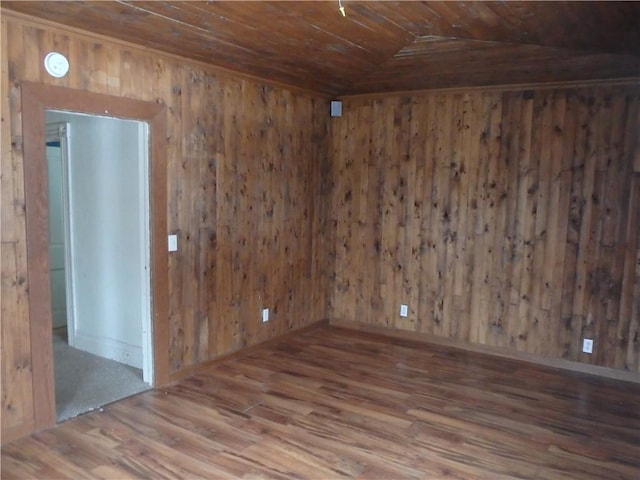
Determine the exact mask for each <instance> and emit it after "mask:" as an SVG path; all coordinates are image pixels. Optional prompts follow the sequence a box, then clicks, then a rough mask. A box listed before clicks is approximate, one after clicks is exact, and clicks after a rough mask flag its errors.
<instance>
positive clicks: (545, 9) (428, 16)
mask: <svg viewBox="0 0 640 480" xmlns="http://www.w3.org/2000/svg"><path fill="white" fill-rule="evenodd" d="M344 5H345V8H346V11H347V16H346V17H342V16H341V15H340V13H339V11H338V8H337V7H338V3H337V1H319V2H305V1H290V2H289V1H287V2H283V1H280V2H268V1H263V2H233V1H220V2H198V1H194V2H187V1H180V2H175V1H174V2H164V1H163V2H161V1H158V2H153V1H146V2H125V1H104V2H89V1H69V2H31V1H27V2H22V1H3V2H2V7H3V8H7V9H10V10H13V11H17V12H22V13H25V14H28V15H32V16H35V17H39V18H42V19H46V20H50V21H53V22H56V23H59V24H62V25H66V26H70V27H74V28H79V29H83V30H89V31H91V32H95V33H97V34H101V35H106V36H109V37H112V38H115V39H119V40H123V41H127V42H132V43H135V44H139V45H143V46H146V47H149V48H153V49H157V50H161V51H164V52H167V53H171V54H175V55H180V56H182V57H186V58H191V59H194V60H197V61H202V62H206V63H208V64H212V65H217V66H220V67H224V68H227V69H231V70H235V71H238V72H240V73H245V74H249V75H253V76H257V77H260V78H264V79H268V80H271V81H274V82H277V83H281V84H286V85H293V86H296V87H299V88H303V89H307V90H312V91H317V92H321V93H326V94H331V95H341V94H349V93H351V94H353V93H380V92H389V91H400V90H419V89H425V88H436V87H437V88H439V87H466V86H477V85H499V84H509V83H532V82H555V81H567V80H591V79H600V78H624V77H635V76H639V75H640V60H639V59H640V2H513V1H503V2H414V1H408V2H356V1H353V2H352V1H349V0H345V1H344Z"/></svg>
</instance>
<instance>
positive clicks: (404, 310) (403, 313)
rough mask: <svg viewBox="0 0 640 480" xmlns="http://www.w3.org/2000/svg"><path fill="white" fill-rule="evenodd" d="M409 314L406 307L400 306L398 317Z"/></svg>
mask: <svg viewBox="0 0 640 480" xmlns="http://www.w3.org/2000/svg"><path fill="white" fill-rule="evenodd" d="M408 314H409V307H407V306H406V305H405V304H404V303H403V304H402V305H400V316H401V317H406V316H407V315H408Z"/></svg>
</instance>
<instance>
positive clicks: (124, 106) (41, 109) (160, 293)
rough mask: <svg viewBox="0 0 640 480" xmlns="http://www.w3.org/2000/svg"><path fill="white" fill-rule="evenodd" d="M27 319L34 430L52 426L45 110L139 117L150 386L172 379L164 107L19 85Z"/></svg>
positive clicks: (70, 90) (60, 89)
mask: <svg viewBox="0 0 640 480" xmlns="http://www.w3.org/2000/svg"><path fill="white" fill-rule="evenodd" d="M21 102H22V121H23V141H24V143H23V153H24V172H25V204H26V225H27V270H28V278H29V322H30V327H31V328H30V331H31V337H30V338H31V364H32V372H33V379H34V381H33V393H34V403H33V405H34V421H35V422H34V423H35V428H36V429H40V428H45V427H48V426H51V425H53V424H54V423H55V420H56V414H55V388H54V372H53V353H52V327H53V324H52V312H51V286H50V271H49V265H50V254H49V248H48V238H49V224H48V223H49V211H48V210H49V207H48V202H47V173H46V172H47V168H46V152H45V150H46V147H45V145H46V140H45V136H46V135H45V111H46V110H61V111H66V112H79V113H84V114H91V115H99V116H107V117H114V118H122V119H129V120H139V121H142V122H146V123H147V124H148V125H149V143H148V144H149V148H150V150H149V169H148V171H149V198H150V209H149V225H150V232H151V234H150V239H149V240H150V263H149V265H150V279H151V280H150V293H151V302H150V304H151V319H152V322H151V325H152V332H150V334H151V336H152V344H153V359H152V364H153V385H154V386H155V387H158V386H161V385H163V384H166V383H167V382H168V381H169V339H168V257H167V237H166V235H167V228H166V207H167V205H166V201H167V200H166V199H167V197H166V151H165V150H166V149H165V147H164V142H166V133H165V132H166V119H165V108H164V106H163V105H161V104H158V103H153V102H144V101H139V100H132V99H128V98H121V97H113V96H109V95H102V94H95V93H91V92H86V91H78V90H73V89H68V88H63V87H52V86H47V85H41V84H33V83H28V82H25V83H23V84H22V85H21Z"/></svg>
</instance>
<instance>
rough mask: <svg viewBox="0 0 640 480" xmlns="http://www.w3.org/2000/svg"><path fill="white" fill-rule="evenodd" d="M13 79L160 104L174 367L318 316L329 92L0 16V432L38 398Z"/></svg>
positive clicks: (26, 419)
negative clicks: (61, 65)
mask: <svg viewBox="0 0 640 480" xmlns="http://www.w3.org/2000/svg"><path fill="white" fill-rule="evenodd" d="M51 50H57V51H60V52H63V53H65V54H66V55H67V56H68V58H69V61H70V64H71V70H70V72H69V75H68V76H66V77H64V78H62V79H59V80H57V79H53V78H52V77H49V76H48V75H47V74H46V73H45V72H44V71H43V69H42V67H41V65H42V59H43V57H44V55H45V54H46V53H47V52H49V51H51ZM21 81H31V82H41V83H45V84H52V85H58V86H66V87H70V88H74V89H80V90H88V91H92V92H97V93H105V94H110V95H117V96H124V97H130V98H135V99H139V100H145V101H152V102H162V103H164V104H165V105H166V107H167V116H168V118H167V125H168V127H167V128H168V132H167V135H168V139H167V145H168V147H167V148H168V152H167V153H168V167H167V168H168V171H167V176H168V186H167V188H168V205H167V211H168V229H169V232H175V233H178V235H179V246H180V249H179V252H177V253H175V254H170V257H169V279H168V280H169V291H170V298H169V304H170V315H169V318H168V319H167V321H168V322H169V329H170V335H171V345H170V352H169V354H170V363H171V372H172V373H177V372H180V371H183V370H184V369H187V368H189V367H192V366H195V365H198V364H200V363H202V362H204V361H207V360H209V359H213V358H216V357H218V356H221V355H224V354H228V353H231V352H234V351H236V350H238V349H240V348H242V347H246V346H249V345H253V344H256V343H258V342H261V341H264V340H267V339H269V338H272V337H275V336H278V335H281V334H283V333H286V332H288V331H291V330H294V329H297V328H300V327H303V326H305V325H308V324H310V323H313V322H316V321H318V320H321V319H323V318H325V317H326V313H327V312H326V308H325V304H326V297H327V295H324V294H323V291H324V290H323V289H324V288H325V286H326V285H327V284H326V283H323V281H322V279H323V278H325V277H326V276H325V275H324V274H323V272H322V269H323V268H326V266H327V265H328V263H327V262H326V261H324V260H323V259H322V258H321V256H320V255H319V252H323V251H325V250H326V248H325V247H324V246H322V245H321V241H322V236H321V232H322V231H323V230H324V229H325V225H324V224H323V218H322V216H321V215H320V214H321V209H322V207H323V205H322V203H320V202H318V201H317V199H318V198H319V196H321V195H323V191H324V190H325V189H326V188H328V183H327V182H326V178H324V177H322V175H323V173H322V172H324V173H325V174H328V173H329V170H328V168H327V165H328V163H327V155H328V147H327V145H328V130H327V128H328V124H327V110H328V102H327V100H326V99H324V98H321V97H318V96H314V95H310V94H305V93H301V92H296V91H293V90H288V89H285V88H280V87H278V86H274V85H271V84H267V83H261V82H258V81H255V80H252V79H248V78H244V77H239V76H232V75H229V74H227V73H225V72H221V71H219V70H214V69H211V68H207V67H205V66H202V65H200V64H197V63H194V62H189V61H186V60H182V59H179V58H177V57H170V56H163V55H158V54H157V53H154V52H150V51H145V50H142V49H138V48H135V47H132V46H128V45H125V44H121V43H115V42H111V41H109V40H105V39H101V38H97V37H96V38H90V37H87V36H83V35H81V34H79V33H76V32H70V31H65V30H58V29H56V28H53V27H50V26H46V25H45V24H43V23H39V22H36V21H35V20H31V19H27V18H23V17H18V16H15V15H13V14H8V13H6V12H3V19H2V163H1V168H2V177H1V178H2V184H1V188H2V204H1V207H2V233H1V241H2V245H1V246H2V259H1V261H2V294H1V297H0V301H1V307H2V404H1V406H2V409H1V412H0V415H1V416H2V432H3V438H7V436H9V437H10V436H12V435H16V434H19V433H26V432H28V431H29V424H30V422H32V419H33V414H34V401H37V399H34V398H33V391H32V376H31V355H32V353H33V352H31V351H30V337H29V335H30V331H29V310H28V295H29V281H28V278H27V268H26V233H25V199H24V175H23V157H22V142H21V135H22V123H21V106H20V82H21ZM323 166H324V167H323ZM263 307H268V308H270V309H271V321H270V322H269V323H268V324H264V325H263V324H262V323H261V322H260V319H261V310H262V308H263Z"/></svg>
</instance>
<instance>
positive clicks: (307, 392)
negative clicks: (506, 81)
mask: <svg viewBox="0 0 640 480" xmlns="http://www.w3.org/2000/svg"><path fill="white" fill-rule="evenodd" d="M638 393H639V386H638V385H637V384H633V383H627V382H615V381H611V380H608V379H603V378H593V377H589V376H585V375H581V374H576V373H569V372H563V371H559V370H556V369H550V368H546V367H540V366H535V365H531V364H526V363H523V362H518V361H513V360H505V359H497V358H495V357H491V356H486V355H483V354H478V353H470V352H465V351H463V350H456V349H450V348H447V347H442V346H435V345H424V344H420V343H415V342H410V341H406V340H398V339H390V338H388V337H382V336H377V335H370V334H363V333H359V332H353V331H348V330H340V329H335V328H320V329H316V330H314V331H311V332H305V334H303V335H299V334H295V335H292V336H290V337H289V338H288V339H287V340H286V341H284V342H280V343H277V344H275V345H269V346H268V347H262V346H261V347H258V348H256V349H254V350H252V352H251V353H250V354H248V355H242V356H240V357H238V358H234V359H230V360H227V361H224V362H222V363H220V364H218V365H216V366H214V367H212V368H211V369H209V370H208V371H206V372H203V373H200V374H198V375H196V376H193V377H191V378H189V379H186V380H183V381H181V382H179V383H177V384H175V385H172V386H170V387H168V388H164V389H160V390H154V391H149V392H145V393H142V394H139V395H136V396H134V397H130V398H127V399H125V400H122V401H120V402H116V403H114V404H111V405H108V406H107V407H105V408H104V411H95V412H91V413H89V414H87V415H82V416H80V417H78V418H74V419H71V420H69V421H67V422H65V423H64V424H61V425H58V426H56V427H55V428H53V429H51V430H49V431H47V432H41V433H38V434H35V435H32V436H31V437H29V438H25V439H21V440H19V441H17V442H14V443H11V444H8V445H5V446H4V447H3V448H2V478H3V479H5V480H9V479H20V478H149V477H153V478H158V479H162V478H221V479H222V478H225V479H226V478H229V479H232V478H272V479H283V480H284V479H290V478H308V479H326V478H332V479H338V478H341V479H347V478H358V479H364V478H373V479H376V478H389V479H391V478H394V479H395V478H406V479H409V478H411V479H442V478H449V479H459V480H469V479H504V480H506V479H525V478H526V479H534V478H536V479H537V478H544V479H558V480H561V479H564V480H569V479H576V478H580V479H593V480H596V479H597V480H602V479H613V478H615V479H620V480H623V479H624V480H632V479H637V478H638V473H640V446H639V445H640V412H639V410H638V405H637V399H638Z"/></svg>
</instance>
